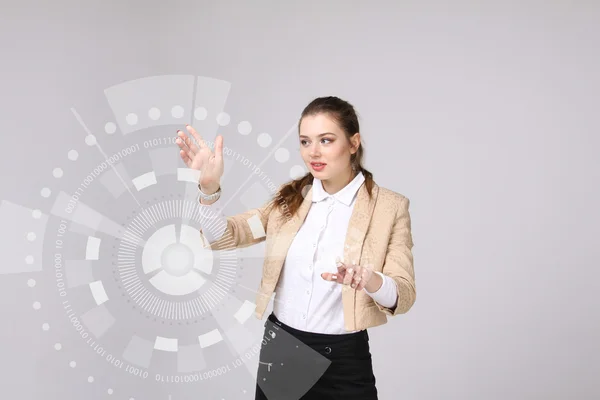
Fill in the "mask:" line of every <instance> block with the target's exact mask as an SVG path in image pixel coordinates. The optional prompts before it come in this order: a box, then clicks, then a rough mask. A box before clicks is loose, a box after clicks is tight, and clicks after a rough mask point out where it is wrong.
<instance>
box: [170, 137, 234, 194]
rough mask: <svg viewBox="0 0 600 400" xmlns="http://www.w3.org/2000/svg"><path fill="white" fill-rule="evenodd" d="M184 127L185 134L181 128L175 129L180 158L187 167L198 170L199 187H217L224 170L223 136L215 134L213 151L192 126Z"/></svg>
mask: <svg viewBox="0 0 600 400" xmlns="http://www.w3.org/2000/svg"><path fill="white" fill-rule="evenodd" d="M186 129H187V131H188V133H187V134H186V133H184V132H183V131H181V130H178V131H177V136H178V138H177V145H178V146H179V149H180V151H179V154H180V155H181V159H182V160H183V162H184V163H185V165H187V166H188V168H192V169H195V170H198V171H200V179H199V181H198V183H199V184H200V187H201V188H207V189H215V190H216V189H218V187H219V185H220V181H221V176H223V170H224V166H223V136H221V135H219V136H217V138H216V140H215V151H214V152H213V151H212V150H211V149H210V147H208V145H207V144H206V143H205V142H204V139H202V137H201V136H200V134H198V132H196V130H195V129H194V128H193V127H192V126H190V125H186ZM192 137H193V138H194V140H195V141H196V143H197V145H196V144H195V143H194V140H192Z"/></svg>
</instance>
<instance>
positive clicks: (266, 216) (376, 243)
mask: <svg viewBox="0 0 600 400" xmlns="http://www.w3.org/2000/svg"><path fill="white" fill-rule="evenodd" d="M372 194H373V197H372V198H371V199H370V198H369V194H368V193H367V189H366V186H365V183H363V184H362V186H361V187H360V188H359V190H358V194H357V199H356V202H355V204H354V209H353V212H352V216H351V217H350V222H349V225H348V231H347V233H346V239H345V245H344V261H347V262H348V261H350V262H353V261H355V260H356V261H359V264H360V265H367V264H370V265H372V266H373V268H374V270H375V271H379V272H381V273H383V274H384V275H387V276H389V277H391V278H392V279H394V281H396V283H397V286H398V303H397V304H396V306H395V307H394V308H391V309H390V308H386V307H383V306H382V305H380V304H379V303H377V302H375V301H374V300H373V299H372V298H371V296H369V295H368V294H367V293H365V292H364V291H358V292H357V291H356V290H355V289H352V288H351V287H350V286H346V285H344V286H343V288H342V302H343V309H344V326H345V329H346V330H347V331H354V330H360V329H366V328H370V327H374V326H378V325H382V324H385V323H386V322H387V316H394V315H397V314H403V313H406V312H408V310H409V309H410V308H411V307H412V305H413V304H414V302H415V300H416V288H415V276H414V268H413V254H412V247H413V241H412V234H411V219H410V215H409V210H408V208H409V199H408V198H406V197H404V196H403V195H401V194H399V193H396V192H393V191H391V190H389V189H385V188H383V187H379V186H378V185H377V184H374V185H373V191H372ZM267 204H268V203H265V204H264V205H263V206H262V207H260V208H255V209H252V210H249V211H246V212H244V213H241V214H238V215H235V216H231V217H227V229H226V231H225V233H224V235H223V236H222V237H221V238H220V239H219V240H217V241H215V242H213V243H212V244H211V245H210V247H211V248H212V249H214V250H226V249H232V248H236V247H240V248H241V247H247V246H250V245H254V244H257V243H259V242H262V241H265V240H266V246H265V248H266V250H265V260H264V264H263V270H262V279H261V282H260V286H259V289H258V294H257V296H256V310H255V315H256V317H257V318H259V319H262V318H263V314H264V312H265V309H266V308H267V306H268V304H269V302H270V300H271V297H272V295H273V293H274V290H275V287H276V286H277V282H278V280H279V275H280V273H281V269H282V266H283V263H284V261H285V257H286V254H287V251H288V249H289V247H290V245H291V243H292V240H293V238H294V235H295V234H296V233H297V232H298V230H299V229H300V226H301V225H302V223H303V222H304V219H305V218H306V215H307V214H308V211H309V209H310V207H311V205H312V188H311V189H310V190H309V191H308V192H307V194H306V197H305V198H304V201H303V202H302V204H301V206H300V208H299V210H298V213H297V214H296V215H295V216H294V217H293V218H289V217H288V218H285V219H283V220H282V221H279V218H278V217H279V216H280V215H281V212H280V211H279V210H277V209H276V208H273V207H271V208H269V207H267ZM334 268H335V267H334ZM332 272H335V269H334V270H333V271H332Z"/></svg>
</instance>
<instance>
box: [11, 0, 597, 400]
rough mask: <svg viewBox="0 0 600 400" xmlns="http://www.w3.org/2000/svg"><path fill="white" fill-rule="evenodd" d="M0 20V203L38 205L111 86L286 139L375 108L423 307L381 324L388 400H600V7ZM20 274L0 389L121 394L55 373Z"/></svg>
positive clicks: (111, 14)
mask: <svg viewBox="0 0 600 400" xmlns="http://www.w3.org/2000/svg"><path fill="white" fill-rule="evenodd" d="M0 14H1V16H0V32H1V35H0V40H1V42H0V43H1V45H2V46H1V48H2V73H1V75H0V82H1V90H0V112H1V113H2V117H1V119H0V135H1V136H0V140H1V142H0V149H1V151H2V157H1V158H0V163H1V168H2V169H1V170H2V171H3V172H2V174H3V175H2V185H1V187H0V191H1V196H0V198H1V199H5V200H9V201H11V202H14V203H17V204H22V205H24V206H27V207H31V208H35V207H37V205H36V204H37V203H38V202H39V201H38V199H39V189H40V187H42V186H43V185H44V182H45V181H47V179H48V176H47V171H48V170H49V168H51V167H52V166H53V165H54V164H55V163H56V161H57V160H59V159H64V149H65V145H67V144H68V143H69V142H71V141H81V140H82V137H83V136H76V135H73V134H72V133H71V132H66V131H65V129H63V127H66V126H69V127H71V126H73V124H74V122H73V115H72V114H71V113H70V111H69V108H70V107H72V106H73V105H75V104H78V102H81V101H83V100H84V99H86V98H87V97H88V96H89V95H90V93H94V94H97V93H101V92H102V91H103V90H104V88H106V87H108V86H111V85H114V84H116V83H119V82H123V81H127V80H132V79H137V78H139V77H144V76H150V75H162V74H193V75H204V76H212V77H216V78H219V79H224V80H227V81H230V82H231V83H232V90H231V93H230V97H229V99H228V107H229V109H230V110H231V114H232V115H233V114H236V115H243V116H244V118H248V119H250V120H252V121H253V123H255V124H256V125H260V126H262V127H264V128H265V129H268V130H269V131H270V132H282V133H283V132H285V131H286V130H287V129H288V128H289V127H290V126H291V125H292V124H293V123H294V122H295V121H296V119H297V117H298V116H299V113H300V111H301V110H302V108H303V107H304V106H305V105H306V103H308V102H309V101H310V100H311V99H312V98H314V97H317V96H321V95H329V94H334V95H338V96H340V97H342V98H345V99H347V100H349V101H350V102H352V103H353V104H354V105H355V106H356V108H357V110H358V111H359V113H360V115H361V122H362V135H363V138H364V144H365V149H366V166H367V168H369V169H370V170H371V171H372V172H373V173H374V176H375V180H376V181H377V182H378V183H379V184H380V185H382V186H384V187H388V188H390V189H392V190H395V191H397V192H400V193H402V194H404V195H406V196H408V197H409V198H410V199H411V213H412V217H413V235H414V242H415V248H414V252H415V271H416V279H417V292H418V296H417V302H416V304H415V306H414V307H413V309H412V310H411V311H410V312H409V313H408V314H407V315H403V316H398V317H396V318H394V319H392V320H391V321H390V323H389V324H388V325H386V326H383V327H380V328H376V329H372V330H371V332H370V334H371V346H372V347H371V348H372V353H373V357H374V367H375V373H376V376H377V379H378V388H379V391H380V394H381V396H380V398H382V399H418V400H426V399H506V398H511V399H565V398H574V399H595V398H598V397H600V387H599V386H598V383H597V377H598V373H599V372H600V361H599V355H600V352H599V350H600V349H599V347H600V344H599V341H598V337H599V336H600V329H599V327H598V320H599V316H600V300H598V297H597V296H598V293H599V292H600V290H599V289H600V273H599V272H598V259H599V258H600V257H599V256H600V254H599V252H598V250H597V249H598V246H597V244H596V241H597V239H598V237H600V228H599V226H600V225H599V222H600V217H599V216H600V213H599V212H598V204H599V200H600V198H599V197H600V190H599V189H598V183H599V178H600V176H599V175H600V161H599V160H600V157H598V152H599V146H600V139H599V136H598V128H599V126H600V118H599V117H598V115H599V113H598V112H597V108H598V104H600V102H599V100H600V98H599V95H598V93H599V92H600V78H599V77H598V72H597V71H598V70H600V52H599V51H598V49H599V48H600V47H599V46H600V28H599V27H600V24H599V17H600V5H599V3H598V2H596V1H591V0H590V1H558V0H555V1H503V2H500V1H496V2H480V1H452V2H443V1H428V0H420V1H399V2H392V1H387V2H371V3H367V2H366V1H362V2H359V1H352V2H349V1H343V2H342V1H335V2H334V1H326V2H319V1H298V2H294V3H291V2H278V1H247V2H242V1H238V2H234V1H218V2H217V1H171V2H158V1H126V2H117V1H104V2H99V1H95V2H74V1H64V0H59V1H53V2H41V1H39V2H35V3H34V2H27V1H19V2H7V1H3V2H2V9H1V13H0ZM274 136H275V137H276V136H277V135H276V134H274ZM58 152H60V154H58ZM292 157H293V158H295V159H296V160H299V155H298V154H292ZM42 171H43V172H44V174H42V173H41V172H42ZM15 228H18V227H15ZM6 251H10V249H3V252H6ZM28 275H32V276H35V274H14V275H3V276H2V277H1V278H2V279H1V281H0V288H1V292H2V305H1V306H0V312H1V313H2V322H3V324H2V329H1V330H0V346H1V354H2V357H1V358H0V382H1V387H2V390H3V394H2V395H1V397H2V398H7V399H8V398H10V399H12V398H18V399H44V398H47V399H59V398H60V399H79V398H84V396H85V398H110V397H109V396H106V394H105V391H104V390H105V389H101V388H98V387H95V386H94V385H87V383H86V385H80V386H77V385H71V384H70V381H71V379H72V378H71V377H67V376H64V375H63V372H64V368H57V367H56V365H55V359H54V357H55V354H54V353H55V350H54V349H53V348H52V343H53V342H52V339H48V338H47V337H46V335H44V334H43V333H42V332H41V330H40V329H39V323H40V320H39V318H38V317H37V316H34V314H33V313H32V312H31V300H32V299H30V296H29V295H28V294H27V293H28V290H29V288H27V286H26V285H25V284H24V282H25V281H26V278H27V277H28ZM259 279H260V277H259V274H258V273H257V275H256V284H258V281H259ZM22 300H23V301H22ZM61 318H62V320H63V321H64V323H65V328H64V329H65V330H69V329H71V330H72V327H68V326H67V320H66V318H64V315H62V317H61ZM82 379H83V378H82ZM40 382H43V384H42V383H40ZM96 390H97V392H96ZM100 392H101V393H100ZM204 395H206V398H213V397H211V396H209V394H198V397H197V398H205V397H204ZM112 398H127V396H126V395H123V394H118V393H115V395H113V396H112ZM156 398H157V399H158V398H160V399H166V398H167V396H166V395H165V396H163V395H162V394H161V395H160V396H159V395H158V394H157V397H156ZM215 398H216V397H215ZM241 398H250V397H241ZM173 399H174V400H175V399H176V397H173Z"/></svg>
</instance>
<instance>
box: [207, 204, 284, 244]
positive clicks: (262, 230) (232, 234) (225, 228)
mask: <svg viewBox="0 0 600 400" xmlns="http://www.w3.org/2000/svg"><path fill="white" fill-rule="evenodd" d="M219 200H220V199H219ZM219 200H217V202H218V201H219ZM217 202H215V203H213V204H212V205H202V206H201V207H211V206H213V205H217ZM272 208H273V205H272V204H271V201H268V202H266V203H264V204H263V205H262V206H261V207H258V208H253V209H251V210H248V211H245V212H243V213H241V214H237V215H234V216H229V217H225V218H224V217H215V218H213V220H212V221H209V220H208V219H205V224H206V225H204V226H206V227H207V229H200V232H201V233H202V235H201V237H202V239H203V240H205V239H207V241H208V244H206V243H205V247H210V248H211V249H212V250H231V249H234V248H243V247H248V246H252V245H254V244H257V243H260V242H262V241H264V240H265V239H266V232H267V224H268V221H269V214H270V212H271V210H272ZM211 211H212V210H211ZM211 211H209V212H211ZM214 211H215V212H218V211H219V208H217V207H215V210H214ZM204 214H206V211H205V212H204ZM205 230H206V232H204V231H205ZM214 231H217V232H222V234H220V235H218V237H217V238H214V237H213V236H212V232H214Z"/></svg>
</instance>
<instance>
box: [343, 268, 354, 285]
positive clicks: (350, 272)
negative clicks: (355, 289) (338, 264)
mask: <svg viewBox="0 0 600 400" xmlns="http://www.w3.org/2000/svg"><path fill="white" fill-rule="evenodd" d="M353 278H354V268H348V269H347V270H346V276H344V281H343V283H344V285H350V284H351V283H352V279H353Z"/></svg>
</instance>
